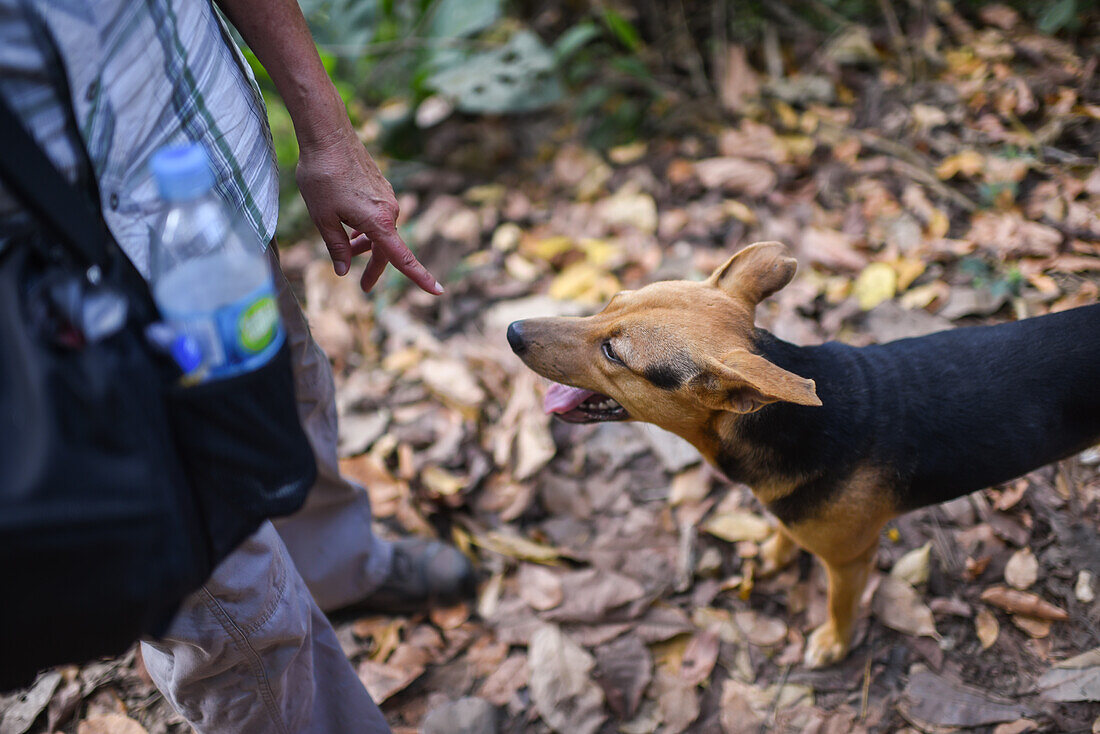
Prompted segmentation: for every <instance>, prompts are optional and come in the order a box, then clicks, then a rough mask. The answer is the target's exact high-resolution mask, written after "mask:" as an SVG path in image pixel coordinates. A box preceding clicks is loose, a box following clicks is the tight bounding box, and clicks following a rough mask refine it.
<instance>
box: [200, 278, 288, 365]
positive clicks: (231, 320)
mask: <svg viewBox="0 0 1100 734" xmlns="http://www.w3.org/2000/svg"><path fill="white" fill-rule="evenodd" d="M214 320H215V321H216V322H217V324H218V332H219V333H220V335H221V342H222V346H223V347H224V348H225V352H226V362H227V364H228V365H229V366H230V367H231V369H230V370H227V371H226V374H229V373H237V372H247V371H248V370H250V369H254V368H256V367H258V366H260V365H261V364H263V363H264V362H266V361H267V360H268V359H269V358H270V357H271V356H272V355H273V354H274V353H275V352H276V351H277V350H278V348H279V346H280V345H281V344H282V343H283V329H282V321H281V320H280V319H279V306H278V304H276V303H275V292H274V288H273V287H272V284H271V282H270V281H268V282H266V283H264V284H263V285H261V286H260V287H259V288H257V289H256V290H254V291H252V292H251V293H249V294H248V295H246V296H244V297H242V298H240V299H238V300H237V301H235V302H233V303H230V304H227V305H225V306H222V307H221V308H219V309H218V310H217V311H216V312H215V313H214Z"/></svg>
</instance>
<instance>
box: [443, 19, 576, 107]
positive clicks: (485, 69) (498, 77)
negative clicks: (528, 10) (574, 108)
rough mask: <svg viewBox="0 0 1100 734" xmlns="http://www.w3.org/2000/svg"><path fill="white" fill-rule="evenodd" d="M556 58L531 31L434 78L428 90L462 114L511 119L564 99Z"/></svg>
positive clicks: (516, 34)
mask: <svg viewBox="0 0 1100 734" xmlns="http://www.w3.org/2000/svg"><path fill="white" fill-rule="evenodd" d="M555 72H556V68H555V60H554V55H553V54H552V53H551V52H550V50H549V49H548V48H546V46H545V45H543V43H542V41H541V40H539V37H538V36H536V35H535V34H534V33H532V32H530V31H526V30H523V31H518V32H517V33H515V34H514V35H513V36H512V37H511V38H510V39H509V40H508V43H506V44H504V45H503V46H501V47H500V48H497V49H491V50H489V51H483V52H480V53H476V54H473V55H471V56H469V57H468V58H467V59H466V60H464V61H462V62H459V63H456V64H454V65H451V66H450V67H448V68H446V69H442V70H440V71H438V72H436V73H435V74H433V75H432V76H431V77H430V78H429V79H428V80H427V86H428V87H430V88H431V89H433V90H435V91H436V92H438V93H439V94H442V95H444V96H446V97H449V98H450V99H452V100H454V102H455V104H456V106H457V107H458V108H459V109H461V110H462V111H464V112H472V113H489V114H508V113H514V112H530V111H532V110H537V109H541V108H543V107H546V106H548V105H550V104H553V103H554V102H557V101H558V100H559V99H561V96H562V87H561V83H560V82H559V81H558V78H557V74H556V73H555Z"/></svg>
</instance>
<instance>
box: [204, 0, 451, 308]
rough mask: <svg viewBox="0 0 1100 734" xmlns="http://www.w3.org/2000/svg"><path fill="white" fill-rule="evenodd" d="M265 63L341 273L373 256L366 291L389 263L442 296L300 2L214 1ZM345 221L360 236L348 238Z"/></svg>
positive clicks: (301, 179) (305, 193) (312, 209)
mask: <svg viewBox="0 0 1100 734" xmlns="http://www.w3.org/2000/svg"><path fill="white" fill-rule="evenodd" d="M216 1H217V3H218V6H219V7H220V8H221V9H222V11H223V12H224V13H225V15H226V17H228V18H229V20H230V22H231V23H233V25H234V26H235V27H236V28H237V30H238V31H239V32H240V34H241V36H242V37H243V38H244V40H245V42H246V43H248V45H249V47H250V48H251V49H252V51H253V52H254V53H255V54H256V58H258V59H259V61H260V63H261V64H263V66H264V69H266V70H267V73H268V75H270V76H271V79H272V81H273V82H274V83H275V87H276V89H278V90H279V94H280V95H281V96H282V98H283V102H284V103H285V104H286V108H287V111H288V112H289V113H290V118H291V120H292V121H293V123H294V133H295V135H296V137H297V138H298V148H299V155H298V169H297V171H296V173H295V177H296V180H297V182H298V188H299V190H300V191H301V192H302V198H303V199H304V200H305V203H306V208H307V209H308V210H309V215H310V218H311V219H313V223H314V224H315V225H317V229H318V231H320V233H321V237H322V238H323V239H324V241H325V246H326V247H327V248H328V251H329V254H330V255H331V257H332V263H333V268H334V269H335V270H336V274H337V275H345V274H346V273H347V272H348V270H349V269H350V267H351V258H352V256H354V255H360V254H362V253H364V252H368V251H369V252H370V260H369V261H368V262H367V266H366V269H365V270H364V272H363V275H362V278H361V280H360V283H361V284H362V287H363V290H364V291H369V290H370V289H371V287H373V286H374V284H375V283H376V282H377V281H378V278H379V277H381V275H382V272H383V271H384V270H385V269H386V265H387V264H388V263H392V264H393V266H394V267H396V268H397V269H398V270H400V271H401V272H402V273H404V274H405V275H406V276H407V277H408V278H409V279H410V280H411V281H413V283H415V284H416V285H417V286H419V287H420V288H422V289H424V290H425V291H427V292H429V293H434V294H436V295H438V294H440V293H442V292H443V288H442V287H441V286H440V285H439V283H438V282H437V281H436V279H435V278H434V277H433V276H432V274H431V273H429V272H428V270H427V269H426V268H425V267H424V266H423V265H421V264H420V262H419V261H417V259H416V256H415V255H413V253H412V251H410V250H409V248H408V246H407V245H406V244H405V243H404V242H403V241H402V240H401V237H400V236H399V235H398V234H397V215H398V207H397V199H396V198H395V197H394V194H393V188H392V187H391V186H390V183H389V181H387V180H386V179H385V177H384V176H383V175H382V173H381V172H380V171H379V170H378V166H377V165H375V163H374V160H373V159H372V158H371V157H370V154H369V153H368V152H367V150H366V148H364V147H363V144H362V143H361V142H360V141H359V138H358V137H357V136H356V134H355V130H354V129H352V126H351V121H350V120H348V115H347V110H346V109H345V108H344V102H343V100H341V99H340V95H339V94H338V93H337V92H336V88H335V87H334V86H333V84H332V81H331V80H330V79H329V77H328V74H327V73H326V72H325V68H324V66H323V65H322V64H321V59H320V57H319V56H318V55H317V48H316V46H314V43H313V37H312V36H311V35H310V32H309V27H308V26H307V25H306V21H305V18H304V17H303V16H302V11H301V9H300V8H299V7H298V3H297V2H296V1H295V0H216ZM344 224H346V225H348V226H349V227H351V228H352V229H353V230H355V231H357V232H359V233H361V234H359V235H357V236H356V237H355V238H354V239H349V237H348V234H347V232H346V231H345V229H344V226H343V225H344Z"/></svg>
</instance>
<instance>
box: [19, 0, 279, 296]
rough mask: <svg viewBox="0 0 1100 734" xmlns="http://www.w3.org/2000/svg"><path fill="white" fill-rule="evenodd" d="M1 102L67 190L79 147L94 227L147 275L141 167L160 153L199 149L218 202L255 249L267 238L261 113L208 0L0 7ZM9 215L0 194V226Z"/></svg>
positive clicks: (269, 204) (151, 228) (267, 178)
mask: <svg viewBox="0 0 1100 734" xmlns="http://www.w3.org/2000/svg"><path fill="white" fill-rule="evenodd" d="M59 66H60V67H62V68H58V67H59ZM59 74H60V76H59ZM66 76H67V79H68V85H67V87H68V89H67V90H66V89H65V86H66V85H65V84H64V82H63V81H60V82H59V80H64V79H65V77H66ZM0 94H3V95H4V97H5V99H7V100H8V102H9V104H11V106H12V107H13V108H14V109H15V110H16V113H17V114H19V115H20V117H22V119H23V121H24V123H25V124H26V126H27V128H28V130H30V131H31V133H32V134H33V135H34V136H35V138H36V139H37V140H38V142H39V144H40V145H42V147H43V149H44V150H45V151H46V153H47V155H49V157H50V159H51V160H52V161H53V162H54V164H55V165H57V167H58V169H59V170H61V172H62V173H63V174H65V175H66V176H67V177H68V179H69V180H70V181H75V180H77V179H78V177H80V176H81V175H84V174H86V172H85V171H83V170H82V169H83V168H84V167H85V166H86V164H85V157H84V155H83V153H82V152H81V151H80V147H79V146H80V145H83V146H84V148H85V149H86V151H87V157H88V159H89V160H90V161H91V166H92V169H93V171H94V174H95V177H96V180H97V181H98V183H99V193H100V197H101V199H102V201H101V206H102V210H103V216H104V219H105V220H106V222H107V225H108V227H110V229H111V232H112V234H114V236H115V239H117V240H118V243H119V245H120V246H121V247H122V249H123V250H124V251H125V252H126V254H127V255H129V257H130V259H131V260H133V261H134V264H135V265H136V266H137V268H138V269H139V270H140V271H141V272H142V273H144V274H145V275H146V276H147V275H148V273H149V249H150V243H151V240H152V238H153V237H154V232H155V228H156V227H157V226H158V225H157V223H158V220H159V218H160V215H161V212H162V205H161V203H160V200H159V197H158V195H157V191H156V185H155V182H154V181H153V178H152V174H151V172H150V170H149V161H150V159H151V157H152V155H153V154H154V153H155V152H156V151H157V150H158V149H160V148H162V147H164V146H166V145H172V144H178V143H182V142H185V141H196V142H199V143H201V144H203V145H204V146H205V147H206V150H207V153H208V154H209V156H210V159H211V162H212V163H213V167H214V174H215V188H216V190H217V191H218V193H219V194H220V195H221V196H222V197H223V198H224V199H225V201H226V202H227V203H228V204H229V205H230V206H231V207H232V208H233V209H235V210H237V211H238V212H240V214H241V216H242V217H244V219H245V220H246V221H247V222H248V223H249V224H250V225H251V226H252V229H253V230H254V231H255V232H256V234H257V236H258V237H259V238H260V241H261V242H262V243H264V244H266V243H267V242H268V241H270V240H271V238H272V237H273V236H274V233H275V223H276V219H277V218H278V213H279V210H278V207H279V196H278V195H279V188H278V186H279V184H278V173H277V168H276V162H275V153H274V148H273V147H272V144H271V131H270V129H269V128H268V125H267V118H266V110H265V108H264V104H263V99H262V97H261V96H260V91H259V88H258V87H257V86H256V82H255V79H254V78H253V77H252V73H251V70H250V69H249V68H248V65H247V63H246V62H245V60H244V58H243V57H242V56H241V54H240V51H239V50H238V49H237V47H236V45H235V44H234V43H233V41H232V39H231V38H230V36H229V34H228V31H227V29H226V27H225V26H224V24H223V23H222V22H221V19H220V17H219V16H218V14H217V13H216V12H215V10H214V8H213V6H212V5H211V3H210V0H33V2H32V0H0ZM68 106H71V108H72V113H73V123H72V124H70V122H69V120H70V113H69V109H68ZM74 124H75V128H76V129H73V125H74ZM58 214H59V215H60V216H63V212H59V213H58ZM12 216H20V214H19V213H18V205H17V204H16V203H15V202H14V201H13V200H12V199H11V197H10V196H9V195H8V194H7V193H6V192H5V191H3V189H2V188H0V220H2V219H3V218H4V217H12Z"/></svg>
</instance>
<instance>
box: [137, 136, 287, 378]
mask: <svg viewBox="0 0 1100 734" xmlns="http://www.w3.org/2000/svg"><path fill="white" fill-rule="evenodd" d="M152 170H153V176H154V177H155V179H156V182H157V187H158V188H159V190H160V194H161V197H162V198H163V199H164V201H165V205H166V210H165V213H164V216H163V219H162V223H161V227H160V232H159V237H157V238H156V241H155V242H154V245H153V251H152V259H151V271H152V282H153V298H154V299H155V300H156V302H157V306H158V307H159V308H160V310H161V314H162V315H163V316H164V318H165V320H166V321H167V322H168V323H169V325H170V326H171V327H172V328H173V330H174V332H175V339H174V340H173V343H172V345H171V351H172V355H173V357H175V359H176V361H177V363H179V365H180V367H181V368H182V369H183V371H184V379H185V380H187V381H190V382H198V381H202V380H210V379H217V378H221V377H229V376H231V375H236V374H240V373H243V372H248V371H251V370H253V369H256V368H257V367H259V366H260V365H262V364H264V363H265V362H267V361H268V360H269V359H271V357H272V356H273V355H274V354H275V353H276V352H277V351H278V349H279V347H280V346H281V345H282V343H283V341H284V339H285V338H286V337H285V332H284V330H283V324H282V320H281V319H280V318H279V308H278V305H277V304H276V302H275V286H274V281H273V279H272V273H271V266H270V264H269V262H268V259H267V255H266V253H265V252H264V247H263V245H262V244H261V243H260V242H259V240H258V238H257V237H256V236H255V234H253V233H252V231H251V230H250V229H248V228H247V227H246V226H244V224H243V222H241V221H240V219H239V217H237V216H236V215H234V214H233V213H231V212H230V211H229V210H228V209H227V208H226V207H225V205H224V204H223V203H222V200H221V198H220V197H219V196H218V195H217V194H216V193H215V192H214V190H213V186H214V175H213V172H212V171H211V168H210V162H209V159H208V158H207V156H206V151H205V150H204V149H203V148H202V147H201V146H199V145H195V144H191V145H183V146H177V147H170V148H164V149H162V150H159V151H157V153H156V154H155V155H154V156H153V160H152Z"/></svg>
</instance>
